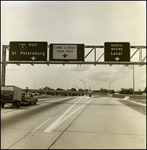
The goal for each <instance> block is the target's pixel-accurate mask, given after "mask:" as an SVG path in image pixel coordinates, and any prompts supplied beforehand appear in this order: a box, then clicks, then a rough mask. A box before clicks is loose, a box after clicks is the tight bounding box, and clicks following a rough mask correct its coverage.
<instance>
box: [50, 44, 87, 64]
mask: <svg viewBox="0 0 147 150" xmlns="http://www.w3.org/2000/svg"><path fill="white" fill-rule="evenodd" d="M50 61H84V44H50Z"/></svg>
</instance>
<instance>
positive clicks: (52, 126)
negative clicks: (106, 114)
mask: <svg viewBox="0 0 147 150" xmlns="http://www.w3.org/2000/svg"><path fill="white" fill-rule="evenodd" d="M94 99H95V98H94ZM94 99H93V100H90V101H88V102H86V103H85V104H83V105H81V106H80V107H78V108H77V109H75V110H74V111H73V112H71V113H70V114H69V115H67V116H66V117H65V118H63V119H62V120H61V119H60V122H59V121H58V122H57V123H56V124H55V123H53V124H52V125H50V126H49V127H48V128H46V129H45V130H44V132H51V131H52V130H54V129H55V128H56V127H57V126H59V125H60V124H61V123H62V122H64V121H65V120H66V119H68V118H69V117H70V116H71V115H73V114H74V113H75V112H77V111H78V110H79V109H80V108H82V107H83V106H85V105H86V104H88V103H89V102H92V101H94Z"/></svg>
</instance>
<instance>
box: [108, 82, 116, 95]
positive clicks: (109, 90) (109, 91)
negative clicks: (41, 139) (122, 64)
mask: <svg viewBox="0 0 147 150" xmlns="http://www.w3.org/2000/svg"><path fill="white" fill-rule="evenodd" d="M113 81H115V80H112V81H110V82H109V93H110V84H111V83H112V82H113Z"/></svg>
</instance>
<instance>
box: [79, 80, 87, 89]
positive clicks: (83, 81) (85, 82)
mask: <svg viewBox="0 0 147 150" xmlns="http://www.w3.org/2000/svg"><path fill="white" fill-rule="evenodd" d="M80 81H83V83H84V90H86V82H85V81H84V80H82V79H80Z"/></svg>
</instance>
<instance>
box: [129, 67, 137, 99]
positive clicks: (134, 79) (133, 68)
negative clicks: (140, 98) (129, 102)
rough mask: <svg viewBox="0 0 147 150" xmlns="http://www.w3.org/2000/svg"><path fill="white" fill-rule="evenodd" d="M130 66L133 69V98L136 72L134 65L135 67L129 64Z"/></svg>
mask: <svg viewBox="0 0 147 150" xmlns="http://www.w3.org/2000/svg"><path fill="white" fill-rule="evenodd" d="M128 67H129V68H131V69H133V99H134V94H135V73H134V65H133V67H130V66H128Z"/></svg>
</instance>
